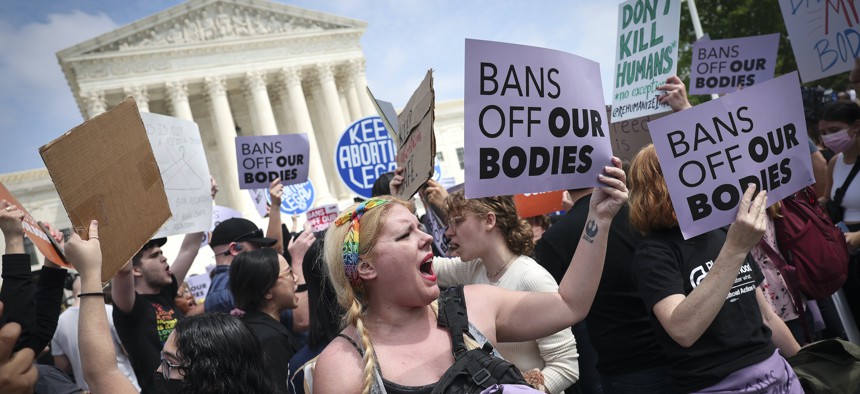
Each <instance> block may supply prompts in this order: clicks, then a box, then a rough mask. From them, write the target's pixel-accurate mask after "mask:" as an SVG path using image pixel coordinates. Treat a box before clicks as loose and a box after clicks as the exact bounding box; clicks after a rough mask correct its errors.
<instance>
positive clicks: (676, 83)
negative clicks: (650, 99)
mask: <svg viewBox="0 0 860 394" xmlns="http://www.w3.org/2000/svg"><path fill="white" fill-rule="evenodd" d="M657 90H662V91H665V92H666V94H664V95H662V96H660V97H659V98H658V99H657V100H658V101H660V104H669V106H670V107H672V110H673V111H675V112H679V111H683V110H685V109H687V108H692V107H693V106H692V105H691V104H690V101H689V100H687V86H685V85H684V82H683V81H681V78H678V76H677V75H673V76H671V77H669V79H667V80H666V84H665V85H660V86H658V87H657Z"/></svg>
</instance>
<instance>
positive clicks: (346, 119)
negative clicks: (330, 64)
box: [337, 81, 352, 126]
mask: <svg viewBox="0 0 860 394" xmlns="http://www.w3.org/2000/svg"><path fill="white" fill-rule="evenodd" d="M338 82H342V81H338ZM337 97H338V98H339V99H340V109H341V110H342V111H343V124H344V125H346V126H349V125H350V124H352V116H351V115H350V114H349V103H347V102H346V91H345V90H344V88H343V85H342V84H340V83H338V84H337Z"/></svg>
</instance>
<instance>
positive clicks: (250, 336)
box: [173, 313, 276, 394]
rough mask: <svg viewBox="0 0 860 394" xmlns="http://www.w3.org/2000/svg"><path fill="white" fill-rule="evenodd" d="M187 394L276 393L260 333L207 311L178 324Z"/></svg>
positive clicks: (228, 318) (181, 371) (179, 347)
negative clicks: (258, 336)
mask: <svg viewBox="0 0 860 394" xmlns="http://www.w3.org/2000/svg"><path fill="white" fill-rule="evenodd" d="M173 332H174V333H175V335H176V347H177V356H178V357H179V358H180V359H182V360H183V362H182V366H180V367H179V373H180V374H182V375H183V376H184V377H185V381H184V384H183V386H182V392H183V393H192V394H196V393H201V394H202V393H216V394H220V393H223V394H228V393H239V392H245V393H275V392H276V388H275V385H274V383H273V382H272V379H271V377H269V376H268V375H267V374H266V371H268V368H266V367H265V365H264V356H263V350H262V348H261V347H260V342H259V341H258V340H257V336H256V335H254V333H253V332H252V331H251V329H250V328H248V326H246V325H245V323H243V322H242V321H241V320H239V319H238V318H237V317H234V316H230V315H227V314H224V313H205V314H202V315H197V316H191V317H186V318H185V319H182V320H180V321H179V323H177V324H176V328H175V329H174V331H173Z"/></svg>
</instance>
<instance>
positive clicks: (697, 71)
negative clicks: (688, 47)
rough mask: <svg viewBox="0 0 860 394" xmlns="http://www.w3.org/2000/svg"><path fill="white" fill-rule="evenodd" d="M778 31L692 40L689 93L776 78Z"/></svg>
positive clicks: (733, 88) (718, 91) (724, 89)
mask: <svg viewBox="0 0 860 394" xmlns="http://www.w3.org/2000/svg"><path fill="white" fill-rule="evenodd" d="M777 47H779V33H774V34H767V35H763V36H754V37H742V38H731V39H728V40H704V39H701V40H698V41H696V42H694V43H693V64H692V65H691V66H690V94H712V93H713V94H722V93H732V92H735V91H737V90H738V88H740V87H742V86H752V85H753V84H756V83H762V82H764V81H767V80H769V79H771V78H773V70H774V69H775V68H776V51H777Z"/></svg>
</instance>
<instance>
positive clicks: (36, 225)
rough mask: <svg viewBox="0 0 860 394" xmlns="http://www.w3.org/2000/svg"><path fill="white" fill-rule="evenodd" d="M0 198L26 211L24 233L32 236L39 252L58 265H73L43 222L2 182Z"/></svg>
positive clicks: (31, 239)
mask: <svg viewBox="0 0 860 394" xmlns="http://www.w3.org/2000/svg"><path fill="white" fill-rule="evenodd" d="M0 200H6V201H8V202H9V203H10V204H12V205H14V206H16V207H18V209H20V210H22V211H24V223H23V225H24V233H25V234H27V238H30V241H32V242H33V245H36V248H37V249H39V252H42V255H43V256H45V258H46V259H48V260H51V261H53V262H54V263H56V264H58V265H62V266H65V267H71V265H69V263H68V262H67V261H66V258H65V256H64V255H63V251H62V249H60V248H59V246H56V247H55V246H54V243H55V242H56V241H54V239H53V238H51V234H49V233H48V232H47V231H44V230H43V229H42V224H41V222H38V221H36V219H34V218H33V216H32V215H30V212H27V210H26V209H24V205H22V204H21V202H19V201H18V199H16V198H15V196H13V195H12V193H11V192H10V191H9V189H7V188H6V186H3V184H2V183H0Z"/></svg>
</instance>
